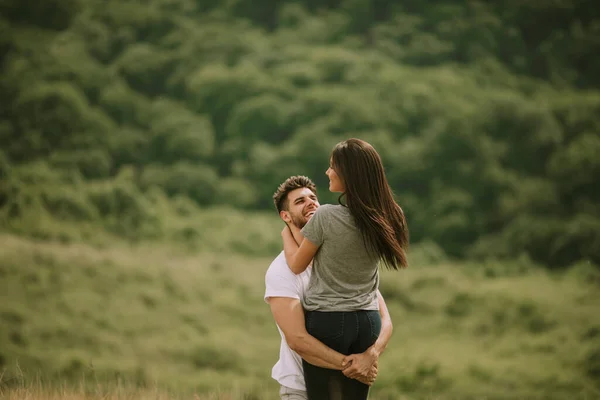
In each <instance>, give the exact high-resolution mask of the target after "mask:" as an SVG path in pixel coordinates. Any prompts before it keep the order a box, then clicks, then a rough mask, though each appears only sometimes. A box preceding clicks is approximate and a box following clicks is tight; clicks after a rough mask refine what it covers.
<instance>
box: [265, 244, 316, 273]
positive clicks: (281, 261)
mask: <svg viewBox="0 0 600 400" xmlns="http://www.w3.org/2000/svg"><path fill="white" fill-rule="evenodd" d="M309 270H310V268H307V269H306V271H304V272H303V273H302V274H300V275H296V274H294V273H293V272H292V270H291V269H290V267H288V264H287V261H286V259H285V254H284V252H283V251H282V252H281V253H279V255H278V256H277V257H275V259H274V260H273V261H272V262H271V265H269V269H267V273H266V279H269V277H275V276H277V277H278V278H282V277H283V278H286V279H290V280H295V279H296V277H298V276H304V275H306V276H309V274H310V271H309Z"/></svg>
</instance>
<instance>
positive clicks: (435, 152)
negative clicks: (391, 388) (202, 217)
mask: <svg viewBox="0 0 600 400" xmlns="http://www.w3.org/2000/svg"><path fill="white" fill-rule="evenodd" d="M599 10H600V8H598V7H594V3H593V2H592V1H591V0H576V1H572V0H570V1H567V0H552V1H550V0H548V1H543V2H537V3H536V2H523V1H515V0H510V1H507V2H503V3H502V4H500V3H498V4H492V3H489V2H483V1H448V0H432V1H428V2H423V1H414V0H406V1H403V2H394V1H391V0H378V1H372V0H326V1H323V0H320V1H315V0H296V1H290V0H286V1H272V0H253V1H249V0H227V1H215V0H211V1H200V0H143V1H133V0H107V1H102V2H101V1H95V0H51V1H44V2H36V1H32V0H27V1H24V0H7V1H4V2H2V3H1V4H0V11H1V12H0V15H1V16H0V68H1V70H2V74H1V76H0V177H1V179H0V215H1V216H2V219H1V221H2V225H3V226H4V227H5V228H7V227H8V228H11V227H14V226H16V225H15V224H16V222H15V221H19V220H20V219H23V218H30V219H36V218H37V217H40V216H42V215H43V216H44V218H54V219H57V220H64V219H67V220H75V221H86V220H89V221H93V220H102V221H105V222H106V224H107V226H108V227H111V229H113V230H114V231H115V232H118V233H119V232H120V233H122V232H129V234H132V235H142V234H143V232H146V231H147V227H148V226H152V224H153V223H154V222H155V219H156V218H158V217H157V216H156V215H155V213H153V211H152V207H153V206H152V200H151V199H152V198H153V197H152V196H153V195H155V194H156V193H157V191H158V192H162V193H164V194H165V195H166V196H168V197H169V198H171V199H177V198H182V197H187V198H189V199H191V200H193V201H194V202H195V203H196V204H197V205H198V206H200V207H208V206H213V205H228V206H231V207H236V208H242V209H246V210H262V209H270V208H272V203H271V196H272V193H273V191H274V190H275V188H276V186H277V184H278V183H280V182H281V181H283V180H284V179H285V178H287V177H288V176H290V175H293V174H305V175H308V176H310V177H311V178H313V179H314V180H315V182H316V183H317V185H318V186H319V187H320V188H321V191H320V195H321V198H322V201H323V202H334V201H336V197H335V196H333V195H331V194H328V193H326V187H327V186H326V183H327V182H326V177H325V175H324V171H325V169H326V168H327V165H328V157H329V152H330V150H331V148H332V147H333V146H334V145H335V144H336V143H337V142H338V141H340V140H344V139H346V138H349V137H360V138H362V139H365V140H367V141H369V142H370V143H372V144H373V145H374V146H375V148H376V149H377V150H378V151H379V152H380V154H381V156H382V158H383V160H384V163H385V166H386V171H387V174H388V178H389V181H390V183H391V185H392V187H393V189H394V192H395V194H396V197H397V200H398V202H399V204H401V206H402V207H403V208H404V210H405V213H406V215H407V218H408V221H409V228H410V230H411V240H412V242H419V241H422V240H429V241H433V242H436V243H437V244H439V246H441V247H442V248H443V249H444V251H446V252H447V253H448V254H449V255H451V256H456V257H490V256H492V257H515V256H519V255H521V254H526V255H528V256H529V257H531V258H532V259H533V260H535V261H538V262H540V263H543V264H546V265H548V266H551V267H557V266H565V265H569V264H572V263H574V262H577V261H580V260H591V261H592V262H594V263H596V264H600V184H599V177H600V74H598V71H600V56H599V54H600V11H599ZM28 216H29V217H28ZM36 216H37V217H36ZM40 218H41V217H40ZM153 221H154V222H153ZM11 229H12V228H11Z"/></svg>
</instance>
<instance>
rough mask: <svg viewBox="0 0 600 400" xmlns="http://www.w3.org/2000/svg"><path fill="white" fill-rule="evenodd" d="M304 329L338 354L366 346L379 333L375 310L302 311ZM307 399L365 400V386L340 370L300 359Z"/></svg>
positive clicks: (367, 388)
mask: <svg viewBox="0 0 600 400" xmlns="http://www.w3.org/2000/svg"><path fill="white" fill-rule="evenodd" d="M306 330H307V331H308V333H310V334H311V335H312V336H314V337H315V338H317V339H319V340H320V341H321V342H323V343H324V344H325V345H326V346H329V347H331V348H332V349H333V350H336V351H338V352H340V353H342V354H345V355H349V354H357V353H362V352H364V351H365V350H367V349H368V348H369V347H370V346H371V345H372V344H373V343H375V341H376V340H377V337H378V336H379V332H380V331H381V316H380V315H379V311H350V312H340V311H335V312H323V311H307V312H306ZM302 364H303V366H304V379H305V381H306V391H307V392H308V399H309V400H365V399H367V397H368V396H369V386H368V385H365V384H364V383H360V382H359V381H357V380H355V379H350V378H347V377H346V376H344V374H343V373H342V372H341V371H336V370H332V369H327V368H320V367H316V366H314V365H312V364H309V363H307V362H306V361H304V360H303V362H302Z"/></svg>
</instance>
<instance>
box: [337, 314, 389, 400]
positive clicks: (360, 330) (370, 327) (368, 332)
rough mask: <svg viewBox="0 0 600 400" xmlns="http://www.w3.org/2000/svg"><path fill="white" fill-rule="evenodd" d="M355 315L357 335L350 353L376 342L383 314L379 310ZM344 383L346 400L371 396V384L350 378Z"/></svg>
mask: <svg viewBox="0 0 600 400" xmlns="http://www.w3.org/2000/svg"><path fill="white" fill-rule="evenodd" d="M355 315H356V327H357V336H356V339H355V340H354V341H353V342H352V344H351V345H350V354H358V353H362V352H364V351H365V350H367V349H368V348H369V347H371V346H372V345H373V343H375V341H376V340H377V337H378V336H379V333H380V331H381V316H380V315H379V312H378V311H357V312H356V313H355ZM344 378H346V377H345V376H344ZM343 383H344V385H343V398H344V400H366V399H367V398H368V397H369V389H370V387H369V385H365V384H364V383H361V382H359V381H357V380H356V379H349V378H346V379H345V380H344V381H343Z"/></svg>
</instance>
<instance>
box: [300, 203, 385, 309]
mask: <svg viewBox="0 0 600 400" xmlns="http://www.w3.org/2000/svg"><path fill="white" fill-rule="evenodd" d="M302 234H303V235H304V237H305V238H306V239H308V240H309V241H310V242H311V243H313V244H315V245H317V246H319V250H318V251H317V253H316V254H315V257H314V260H313V269H312V275H311V277H310V283H309V285H308V288H307V291H306V294H305V296H304V302H303V306H304V308H305V309H306V310H309V311H316V310H318V311H356V310H378V309H379V303H378V301H377V289H378V287H379V268H378V260H379V259H378V258H377V257H376V256H372V255H371V254H370V253H369V251H368V250H367V247H366V245H365V242H364V240H363V237H362V235H361V233H360V231H359V230H358V227H357V226H356V224H355V223H354V217H352V214H350V210H349V209H348V208H347V207H344V206H341V205H332V204H324V205H322V206H321V207H319V208H318V209H317V211H316V212H315V214H314V215H313V216H312V218H311V219H310V220H309V221H308V223H307V224H306V225H305V226H304V228H302Z"/></svg>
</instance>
